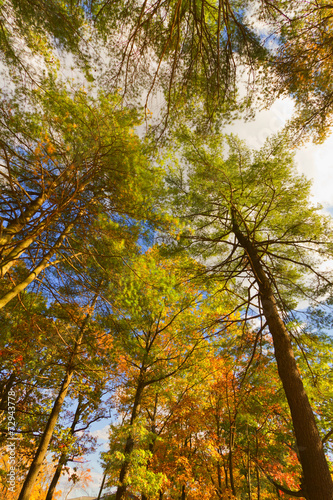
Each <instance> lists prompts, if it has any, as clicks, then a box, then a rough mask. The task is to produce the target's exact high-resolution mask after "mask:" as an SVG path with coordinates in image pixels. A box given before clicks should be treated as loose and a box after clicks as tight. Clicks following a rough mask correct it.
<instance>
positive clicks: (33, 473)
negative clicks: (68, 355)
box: [18, 369, 74, 500]
mask: <svg viewBox="0 0 333 500" xmlns="http://www.w3.org/2000/svg"><path fill="white" fill-rule="evenodd" d="M73 373H74V370H72V369H70V370H68V371H67V372H66V374H65V377H64V379H63V381H62V384H61V387H60V391H59V394H58V396H57V398H56V400H55V402H54V405H53V408H52V411H51V414H50V416H49V419H48V422H47V424H46V427H45V430H44V433H43V435H42V438H41V441H40V443H39V446H38V449H37V451H36V455H35V457H34V459H33V461H32V464H31V466H30V469H29V472H28V475H27V477H26V479H25V481H24V484H23V486H22V490H21V492H20V496H19V498H18V500H29V498H30V495H31V491H32V488H33V486H34V484H35V481H36V479H37V476H38V473H39V471H40V468H41V466H42V463H43V460H44V458H45V455H46V452H47V449H48V446H49V444H50V441H51V438H52V435H53V431H54V428H55V426H56V423H57V420H58V417H59V414H60V411H61V408H62V405H63V403H64V401H65V397H66V395H67V391H68V388H69V385H70V383H71V380H72V377H73Z"/></svg>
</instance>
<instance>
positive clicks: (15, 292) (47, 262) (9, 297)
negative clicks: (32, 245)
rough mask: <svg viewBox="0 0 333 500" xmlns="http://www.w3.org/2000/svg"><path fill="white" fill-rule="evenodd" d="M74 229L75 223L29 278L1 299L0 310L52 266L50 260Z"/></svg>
mask: <svg viewBox="0 0 333 500" xmlns="http://www.w3.org/2000/svg"><path fill="white" fill-rule="evenodd" d="M73 227H74V222H73V223H72V224H69V225H68V226H67V227H66V228H65V229H64V231H63V232H62V234H61V235H60V236H59V238H58V240H57V241H56V243H55V244H54V246H53V248H52V250H50V251H49V252H48V253H47V254H46V255H45V257H44V258H43V259H42V260H41V261H40V263H39V264H38V265H37V266H36V267H35V268H34V269H33V270H32V271H31V272H30V273H29V274H28V276H27V277H26V278H25V279H24V280H23V281H22V282H21V283H19V284H18V285H16V286H14V288H12V290H10V291H9V292H7V293H6V294H5V295H4V296H3V297H1V299H0V309H2V308H3V307H5V305H7V304H8V302H10V301H11V300H12V299H13V298H14V297H16V296H17V295H18V294H19V293H20V292H22V291H23V290H25V289H26V288H27V286H28V285H30V283H32V282H33V281H34V279H36V278H37V276H38V275H39V274H40V273H41V272H42V271H43V270H44V269H46V268H47V267H48V266H49V265H50V260H51V259H52V257H53V256H54V254H55V253H56V251H57V250H58V249H59V248H60V247H61V244H62V242H63V240H64V238H65V237H66V236H67V234H68V233H69V232H70V231H71V230H72V228H73Z"/></svg>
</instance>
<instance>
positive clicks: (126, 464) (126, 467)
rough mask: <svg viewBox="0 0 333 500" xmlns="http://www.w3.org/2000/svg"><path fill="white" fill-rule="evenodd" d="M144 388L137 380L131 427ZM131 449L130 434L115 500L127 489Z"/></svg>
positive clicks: (131, 437)
mask: <svg viewBox="0 0 333 500" xmlns="http://www.w3.org/2000/svg"><path fill="white" fill-rule="evenodd" d="M140 378H141V377H140ZM144 387H145V386H144V384H143V382H142V381H141V380H140V379H139V382H138V386H137V388H136V393H135V398H134V404H133V408H132V415H131V420H130V425H131V426H132V425H133V424H134V421H135V419H136V417H137V415H138V412H139V408H140V403H141V398H142V393H143V390H144ZM133 449H134V439H133V436H132V432H130V435H129V436H128V438H127V440H126V444H125V450H124V455H125V460H124V463H123V465H122V466H121V469H120V474H119V486H118V488H117V493H116V500H123V499H124V498H125V493H126V489H127V484H126V482H125V480H126V476H127V474H128V470H129V467H130V461H129V455H130V453H132V451H133Z"/></svg>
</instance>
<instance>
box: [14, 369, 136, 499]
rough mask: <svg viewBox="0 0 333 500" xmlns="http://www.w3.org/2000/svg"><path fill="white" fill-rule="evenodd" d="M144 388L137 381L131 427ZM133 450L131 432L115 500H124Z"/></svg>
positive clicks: (127, 441) (126, 445)
mask: <svg viewBox="0 0 333 500" xmlns="http://www.w3.org/2000/svg"><path fill="white" fill-rule="evenodd" d="M144 387H145V386H144V384H143V382H142V381H140V379H139V382H138V386H137V388H136V393H135V398H134V404H133V409H132V415H131V420H130V425H131V426H132V425H133V424H134V421H135V419H136V417H137V415H138V411H139V408H140V403H141V398H142V393H143V390H144ZM133 449H134V439H133V437H132V432H131V431H130V435H129V436H128V438H127V440H126V444H125V450H124V455H125V460H124V463H123V465H122V466H121V469H120V474H119V486H118V488H117V493H116V500H123V499H124V498H125V493H126V489H127V485H126V483H125V479H126V476H127V473H128V470H129V466H130V461H129V455H130V453H132V451H133ZM19 500H20V499H19Z"/></svg>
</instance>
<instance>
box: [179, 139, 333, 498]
mask: <svg viewBox="0 0 333 500" xmlns="http://www.w3.org/2000/svg"><path fill="white" fill-rule="evenodd" d="M221 139H222V138H221V137H215V138H212V139H210V140H209V142H208V141H207V143H206V144H199V141H198V138H196V137H195V136H194V135H192V134H190V133H186V132H185V133H184V135H183V136H182V141H184V142H183V143H182V144H183V145H182V148H181V152H182V154H183V159H184V161H186V162H187V168H188V172H187V174H188V176H189V181H188V183H186V182H185V181H184V173H183V172H181V171H180V172H178V175H177V176H174V177H173V179H172V181H171V183H172V186H174V200H175V204H176V207H177V208H178V209H179V210H181V213H182V214H183V217H184V218H185V219H186V221H187V223H188V227H189V229H191V230H192V231H193V232H194V234H193V235H191V232H190V231H189V230H188V231H184V234H183V243H184V244H186V246H187V247H188V248H189V250H190V251H191V252H192V254H193V255H196V256H197V255H200V256H201V257H202V258H204V259H206V261H207V259H209V258H212V257H214V259H215V262H213V263H209V261H208V264H207V273H206V274H207V276H210V277H211V278H212V279H215V280H223V281H224V282H225V283H224V284H222V285H221V288H223V289H225V290H228V291H229V292H232V291H233V292H234V293H235V294H237V295H238V296H240V297H241V304H240V308H241V309H243V311H245V313H249V312H250V310H251V308H252V310H254V311H257V314H259V315H261V316H262V317H263V319H264V320H263V321H264V322H263V327H268V328H269V331H270V333H271V335H272V339H273V344H274V352H275V358H276V362H277V367H278V372H279V376H280V379H281V381H282V384H283V388H284V391H285V394H286V397H287V400H288V404H289V407H290V411H291V416H292V420H293V426H294V431H295V435H296V441H297V447H298V451H299V455H300V461H301V464H302V469H303V474H304V484H303V485H302V488H301V494H302V495H303V496H305V497H306V498H308V499H309V500H312V499H313V500H314V499H317V500H318V499H319V498H322V499H324V498H325V499H326V498H331V497H332V495H333V483H332V479H331V476H330V472H329V469H328V465H327V461H326V459H325V454H324V450H323V446H322V441H321V439H320V436H319V432H318V428H317V425H316V421H315V417H314V415H313V411H312V409H311V405H310V403H309V400H308V397H307V395H306V392H305V390H304V385H303V383H302V379H301V376H300V372H299V370H298V367H297V363H296V361H295V356H294V351H293V347H292V343H291V338H290V334H291V332H289V331H288V329H287V326H286V314H287V312H288V310H289V308H290V307H291V305H292V302H291V300H290V297H291V296H292V297H293V300H295V299H296V297H297V296H303V297H304V296H305V297H309V296H311V295H312V296H313V288H314V286H316V289H317V291H318V292H320V291H323V289H322V288H321V290H320V289H319V288H320V287H323V286H324V287H327V286H328V285H330V284H331V280H330V279H329V278H327V277H325V275H324V273H323V272H320V271H319V270H318V260H319V261H321V260H322V259H321V258H322V257H323V255H325V256H327V257H328V255H330V252H331V243H330V235H331V231H332V227H331V221H330V220H329V218H327V217H326V218H325V217H324V216H320V215H319V214H318V213H317V210H318V209H317V208H315V207H312V206H310V205H309V202H308V196H309V183H308V182H307V181H305V179H304V178H302V177H300V176H298V175H297V174H296V173H295V169H294V166H293V162H292V157H291V155H290V153H288V152H286V151H285V149H284V141H283V138H282V137H278V138H277V139H276V140H275V141H269V142H268V143H267V144H266V145H265V146H264V147H263V148H262V149H261V150H260V151H258V152H255V153H253V154H251V153H250V151H249V150H248V149H246V148H245V146H243V145H242V144H241V143H240V141H238V140H236V139H235V138H233V137H230V138H229V139H225V141H224V143H225V144H226V145H227V146H228V148H229V154H228V155H227V156H226V154H225V153H224V152H223V149H222V147H221V146H220V145H219V141H221ZM306 273H309V274H310V275H312V277H314V278H315V281H316V284H314V283H312V284H311V286H312V293H311V292H310V288H309V283H306V282H305V281H304V279H303V281H302V279H301V278H302V277H303V276H304V275H305V274H306ZM245 280H246V281H245ZM298 494H299V493H298Z"/></svg>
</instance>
